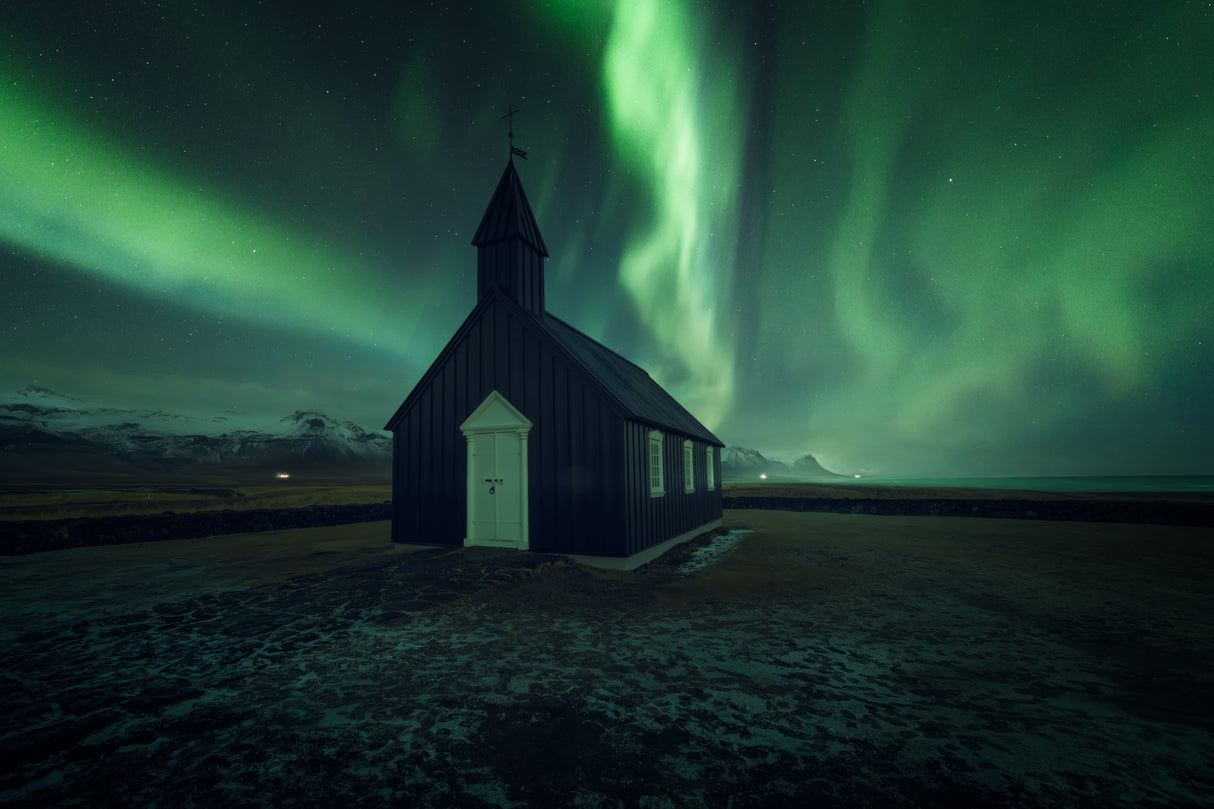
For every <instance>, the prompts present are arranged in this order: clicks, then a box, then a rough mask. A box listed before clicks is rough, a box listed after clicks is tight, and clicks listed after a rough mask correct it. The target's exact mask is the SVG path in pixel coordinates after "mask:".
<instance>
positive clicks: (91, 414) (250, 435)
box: [0, 385, 839, 485]
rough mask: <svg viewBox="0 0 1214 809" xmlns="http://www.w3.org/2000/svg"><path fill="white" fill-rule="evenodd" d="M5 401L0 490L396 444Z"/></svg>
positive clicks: (245, 465) (346, 464)
mask: <svg viewBox="0 0 1214 809" xmlns="http://www.w3.org/2000/svg"><path fill="white" fill-rule="evenodd" d="M9 398H10V401H8V402H6V403H0V485H2V484H3V482H4V481H10V482H17V481H42V480H46V481H56V480H65V479H75V480H107V479H123V478H137V479H140V480H149V481H151V480H163V479H190V480H199V479H202V478H216V479H223V480H231V481H232V482H236V480H237V479H238V480H239V481H241V482H247V481H249V480H259V479H260V480H272V479H273V478H274V476H275V475H277V474H281V473H285V474H289V475H292V476H297V475H301V474H302V475H304V476H306V477H311V478H315V477H329V478H340V479H349V478H351V477H356V478H360V479H364V480H377V481H382V482H386V481H388V480H389V479H390V474H391V471H390V470H391V462H392V439H391V438H390V437H389V436H388V435H387V434H386V433H383V432H380V431H370V430H365V429H363V428H362V427H360V426H358V425H357V424H354V423H352V422H349V421H338V420H337V419H333V418H330V417H329V416H326V415H324V414H322V413H316V412H313V411H309V410H298V411H296V412H294V413H291V414H290V415H288V416H285V417H283V418H282V419H280V420H279V421H278V422H277V423H276V424H274V425H273V426H272V427H270V428H267V429H263V430H251V429H239V428H237V427H236V426H235V425H232V424H231V423H230V422H229V419H228V418H227V417H226V416H215V417H209V418H201V419H199V418H196V417H189V416H184V415H180V414H174V413H167V412H164V411H162V410H125V409H117V408H107V407H93V406H90V405H88V404H86V403H85V402H82V401H80V400H78V399H73V398H72V397H70V396H64V395H62V394H59V393H56V392H55V391H52V390H49V389H47V388H43V387H38V386H34V385H31V386H28V387H26V388H24V389H22V390H21V391H18V392H17V393H16V394H15V395H13V396H11V397H9ZM721 471H722V475H723V477H724V478H725V479H726V480H758V479H760V477H761V476H764V475H765V476H766V477H767V478H768V479H772V480H779V479H807V478H829V477H839V476H838V475H836V474H835V473H834V472H831V471H829V470H827V469H824V468H823V467H822V465H821V464H819V463H818V462H817V461H816V460H815V459H814V457H813V456H812V455H805V456H803V457H801V458H799V459H798V460H796V461H794V462H793V463H791V464H790V463H785V462H783V461H778V460H773V459H769V458H765V457H763V455H762V453H760V452H757V451H756V450H753V449H746V448H744V447H726V448H725V449H724V450H722V452H721Z"/></svg>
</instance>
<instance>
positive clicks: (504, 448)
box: [468, 431, 523, 548]
mask: <svg viewBox="0 0 1214 809" xmlns="http://www.w3.org/2000/svg"><path fill="white" fill-rule="evenodd" d="M521 444H522V439H521V438H520V437H519V435H518V434H517V433H515V432H514V431H510V432H484V433H479V434H476V435H474V436H469V445H468V449H469V452H470V454H471V456H472V457H471V458H470V461H471V463H472V466H473V470H474V471H473V475H472V482H473V483H474V484H475V486H474V488H473V489H472V491H470V492H469V493H468V496H469V498H470V499H471V500H472V502H471V504H470V508H471V511H472V533H471V535H470V536H469V539H473V540H475V544H478V545H503V546H507V547H511V548H517V547H518V546H519V544H520V543H521V541H522V539H523V504H522V502H520V499H519V497H520V495H521V494H522V486H521V485H520V484H521V480H520V477H521V472H522V464H521V460H522V451H521Z"/></svg>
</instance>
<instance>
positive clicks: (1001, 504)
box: [724, 496, 1214, 526]
mask: <svg viewBox="0 0 1214 809" xmlns="http://www.w3.org/2000/svg"><path fill="white" fill-rule="evenodd" d="M724 505H725V508H731V509H739V508H740V509H746V508H756V509H773V510H777V511H829V512H833V513H835V514H881V515H887V516H889V515H901V516H907V517H997V518H1003V519H1010V520H1061V521H1076V522H1116V523H1144V524H1148V525H1203V526H1205V525H1214V503H1200V502H1187V501H1176V500H1006V499H1003V500H995V499H991V500H986V499H965V500H952V499H942V500H934V499H930V498H916V499H897V498H888V499H886V498H854V499H852V498H847V499H841V498H828V497H804V498H801V497H728V496H727V497H725V498H724Z"/></svg>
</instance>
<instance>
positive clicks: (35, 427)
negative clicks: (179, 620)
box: [0, 386, 392, 479]
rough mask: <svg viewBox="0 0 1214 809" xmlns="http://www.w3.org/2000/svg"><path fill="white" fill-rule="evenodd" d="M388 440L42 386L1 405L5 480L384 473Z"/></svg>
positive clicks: (349, 426)
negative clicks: (244, 423)
mask: <svg viewBox="0 0 1214 809" xmlns="http://www.w3.org/2000/svg"><path fill="white" fill-rule="evenodd" d="M391 456H392V443H391V439H390V438H389V437H388V436H387V435H386V434H384V433H378V432H370V431H367V430H364V429H363V428H362V427H360V426H358V425H357V424H354V423H352V422H348V421H338V420H336V419H332V418H330V417H328V416H325V415H323V414H321V413H316V412H312V411H303V410H301V411H297V412H295V413H292V414H291V415H289V416H286V417H285V418H283V419H281V420H280V421H279V422H278V423H277V424H276V425H274V426H273V427H272V428H270V429H269V430H250V429H238V428H235V427H234V425H233V424H232V423H231V421H230V420H229V419H228V418H227V417H224V416H217V417H213V418H207V417H203V418H198V417H190V416H184V415H180V414H173V413H166V412H164V411H159V410H121V409H115V408H100V407H90V406H88V405H87V404H86V403H84V402H81V401H80V400H78V399H73V398H72V397H69V396H64V395H62V394H58V393H56V392H54V391H51V390H48V389H46V388H38V387H34V386H30V387H27V388H25V389H23V390H21V391H19V392H18V393H17V394H16V395H14V396H13V397H11V401H9V402H8V403H5V404H0V477H3V478H6V479H19V478H21V477H23V476H33V477H47V476H56V477H61V476H71V475H73V474H104V473H107V472H112V473H115V474H118V473H123V472H137V471H138V472H142V473H151V474H155V473H175V472H185V471H198V470H202V469H203V468H208V467H209V468H216V469H217V468H228V469H231V468H246V469H260V468H269V467H273V468H275V469H280V470H282V471H288V472H291V471H297V470H310V471H313V472H316V471H332V472H334V473H338V472H340V471H342V470H348V469H351V468H360V469H373V468H381V469H382V470H383V471H384V472H385V474H386V470H387V469H388V465H389V463H390V461H391Z"/></svg>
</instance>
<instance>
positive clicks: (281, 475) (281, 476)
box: [274, 472, 860, 480]
mask: <svg viewBox="0 0 1214 809" xmlns="http://www.w3.org/2000/svg"><path fill="white" fill-rule="evenodd" d="M274 477H276V478H278V479H279V480H286V479H287V478H289V477H291V475H290V474H289V473H287V472H279V473H278V474H277V475H275V476H274ZM856 477H860V476H859V475H856Z"/></svg>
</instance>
